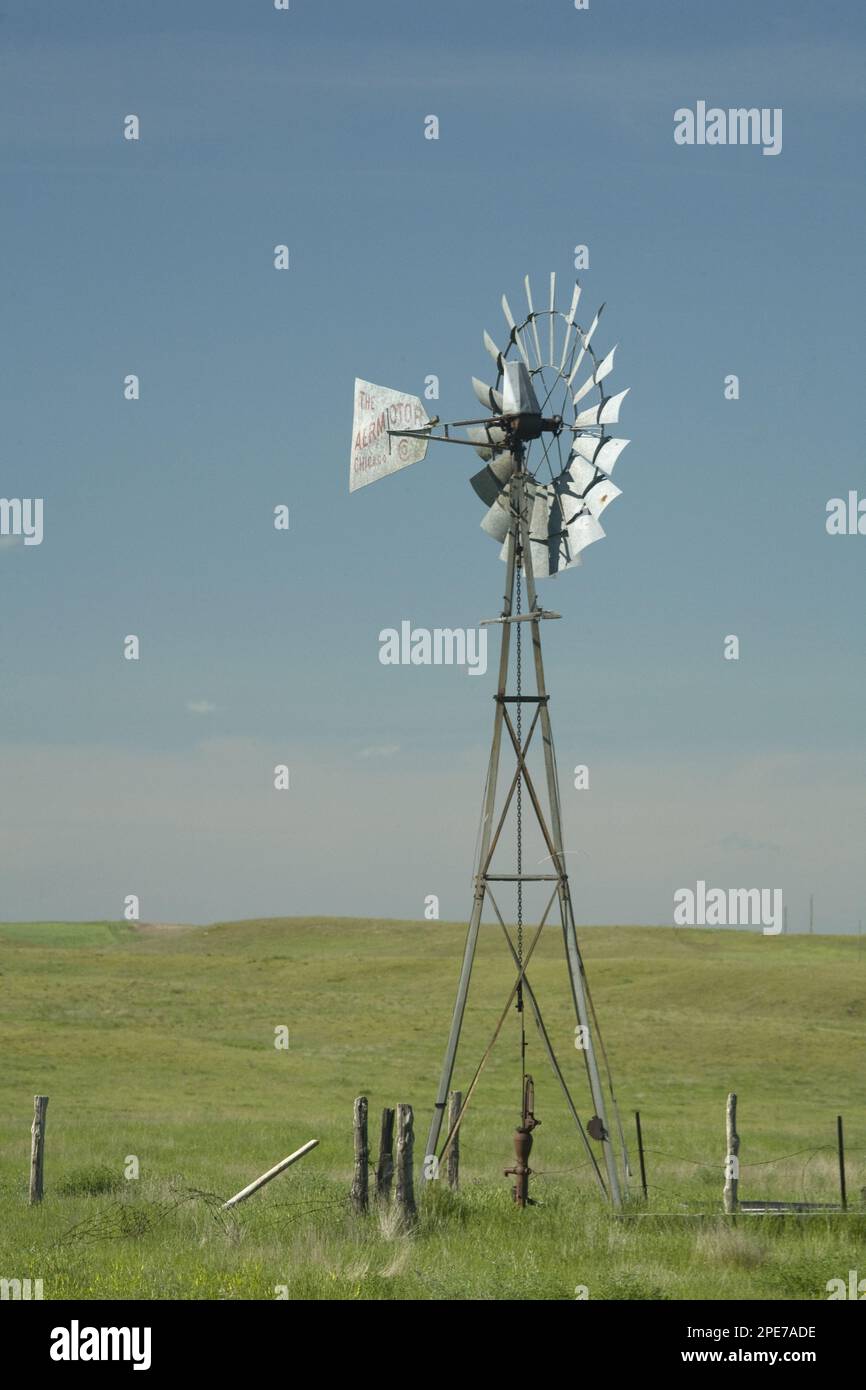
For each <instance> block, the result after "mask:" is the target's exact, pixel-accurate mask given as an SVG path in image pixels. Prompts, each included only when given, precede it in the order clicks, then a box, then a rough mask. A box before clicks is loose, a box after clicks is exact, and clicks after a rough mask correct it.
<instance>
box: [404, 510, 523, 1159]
mask: <svg viewBox="0 0 866 1390" xmlns="http://www.w3.org/2000/svg"><path fill="white" fill-rule="evenodd" d="M515 563H516V556H515V543H514V529H513V528H512V530H511V531H510V532H509V546H508V560H507V565H506V578H505V594H504V596H503V601H502V617H503V618H507V617H510V616H511V608H512V605H513V603H514V574H515ZM510 651H511V625H510V624H509V623H503V624H502V643H501V646H500V650H499V685H498V692H499V695H500V696H502V695H504V694H505V687H506V683H507V681H508V661H509V655H510ZM503 710H504V705H503V703H502V700H501V699H499V700H497V702H496V716H495V718H494V722H493V742H492V744H491V748H490V761H489V763H488V765H487V784H486V789H485V793H484V812H483V821H482V825H481V842H480V845H479V849H478V863H477V865H476V872H475V896H474V898H473V900H472V915H471V917H470V919H469V930H468V932H467V935H466V945H465V946H464V948H463V965H462V967H461V970H460V981H459V983H458V986H457V998H456V1000H455V1001H454V1012H453V1014H452V1016H451V1028H450V1031H449V1033H448V1044H447V1046H446V1048H445V1057H444V1059H443V1062H442V1071H441V1074H440V1077H439V1089H438V1091H437V1093H436V1104H435V1107H434V1110H433V1118H432V1120H431V1121H430V1132H429V1134H428V1136H427V1147H426V1149H425V1151H424V1167H423V1172H424V1178H425V1181H430V1180H431V1179H432V1178H435V1177H436V1176H437V1173H436V1167H437V1164H436V1163H435V1162H431V1160H432V1159H435V1157H436V1146H437V1144H438V1143H439V1134H440V1132H441V1129H442V1120H443V1118H444V1116H445V1106H446V1105H447V1103H448V1092H449V1091H450V1089H451V1077H452V1074H453V1072H454V1059H455V1057H456V1056H457V1044H458V1042H459V1041H460V1030H461V1028H462V1027H463V1014H464V1012H465V1009H466V998H467V995H468V994H469V980H470V977H471V975H472V963H473V961H474V959H475V948H476V946H477V944H478V928H479V927H480V925H481V913H482V910H483V908H484V895H485V891H486V889H485V882H484V872H485V869H486V867H487V860H488V857H489V854H490V840H491V836H492V834H493V812H494V809H495V806H496V785H497V781H498V776H499V755H500V751H501V747H502V723H503Z"/></svg>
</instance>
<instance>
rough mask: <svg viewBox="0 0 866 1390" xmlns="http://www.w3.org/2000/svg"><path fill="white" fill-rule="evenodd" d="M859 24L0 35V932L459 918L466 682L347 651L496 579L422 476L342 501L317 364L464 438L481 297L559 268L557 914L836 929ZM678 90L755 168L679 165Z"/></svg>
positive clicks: (334, 393)
mask: <svg viewBox="0 0 866 1390" xmlns="http://www.w3.org/2000/svg"><path fill="white" fill-rule="evenodd" d="M864 30H866V17H864V12H863V10H862V7H861V6H859V5H856V4H854V3H853V2H851V3H833V0H830V3H826V4H823V5H821V6H817V5H814V4H812V3H790V2H788V3H782V0H773V3H768V2H765V3H761V4H760V5H755V4H754V3H742V4H740V3H730V4H726V5H724V6H698V5H694V4H685V3H673V0H659V3H656V4H652V5H648V4H646V3H644V0H625V2H623V3H614V2H613V0H611V2H610V3H603V2H602V0H591V5H590V9H589V10H588V11H586V12H577V11H575V10H574V8H573V5H571V4H570V3H567V0H546V2H545V4H544V5H543V6H536V7H530V6H527V5H526V4H525V3H522V2H518V0H498V3H495V4H494V3H492V0H479V3H476V4H473V5H472V6H467V5H465V4H458V3H456V2H454V3H452V2H451V0H444V3H438V4H436V5H430V6H426V5H425V6H418V5H416V6H407V5H406V4H403V5H397V4H389V3H380V2H378V0H371V2H370V3H368V4H366V5H364V6H359V5H357V4H354V3H351V4H350V3H329V2H328V0H317V3H313V0H292V5H291V9H290V11H289V12H288V13H278V12H275V11H274V10H273V7H272V5H270V4H269V3H266V0H258V2H257V3H246V4H240V3H238V4H229V3H219V2H217V3H211V2H209V3H203V2H202V0H188V3H185V4H184V5H183V6H177V5H175V4H170V3H160V2H159V0H157V2H156V3H151V4H149V5H147V6H139V7H128V6H117V5H116V4H109V3H105V4H101V3H92V4H89V5H88V6H86V7H80V8H78V9H75V10H73V9H70V8H69V7H67V6H63V5H61V4H47V5H44V6H40V7H38V8H37V7H33V6H32V5H27V4H24V3H11V4H9V3H7V4H6V5H5V6H4V7H3V12H2V15H0V168H2V177H3V186H4V215H3V219H2V225H0V238H2V257H0V276H2V281H3V283H2V302H3V304H4V306H5V310H4V326H3V333H2V335H0V353H2V358H0V397H2V399H0V407H2V414H0V419H2V475H0V494H2V495H3V496H6V497H19V496H20V497H24V496H27V497H34V496H39V497H43V498H44V499H45V538H44V541H43V543H42V545H41V546H38V547H24V546H22V545H14V544H9V543H8V542H3V541H0V585H2V594H3V602H2V607H0V637H2V658H0V659H2V667H0V671H2V679H0V767H2V775H3V785H4V790H5V795H4V797H3V799H2V810H0V878H2V885H3V893H2V903H0V915H2V916H3V917H4V918H7V919H17V918H54V917H61V918H66V917H71V918H77V917H82V918H85V917H99V918H103V917H109V918H110V917H117V916H118V915H119V914H120V909H121V905H122V901H123V898H124V896H125V894H127V893H131V892H135V893H138V894H139V895H140V897H141V903H142V915H143V916H144V917H145V918H147V919H149V920H164V921H173V920H193V921H196V920H198V921H202V920H210V919H213V918H227V917H233V916H241V915H244V916H246V915H254V914H294V913H315V912H329V913H330V912H338V913H344V914H351V915H374V916H406V917H418V916H420V915H421V914H422V911H423V902H424V898H425V896H426V895H427V894H431V893H435V894H437V895H438V896H439V897H440V903H441V912H442V915H443V917H447V918H451V919H454V918H461V917H463V916H464V915H465V913H466V911H467V910H468V906H469V885H470V876H471V871H472V850H473V843H474V834H475V828H476V823H477V815H478V805H479V798H480V794H481V785H482V777H483V771H484V764H485V760H486V755H487V741H488V737H489V723H490V716H491V708H492V706H491V701H490V699H489V696H490V694H491V693H492V680H493V676H492V672H491V673H489V674H488V676H487V677H486V678H485V679H484V680H467V678H466V675H465V672H462V671H460V670H455V669H453V668H426V667H425V668H417V669H416V668H391V667H385V666H382V665H381V664H380V663H379V661H378V647H379V644H378V633H379V631H380V629H382V628H383V627H388V626H399V623H400V621H401V620H402V619H407V618H408V619H410V620H411V621H412V622H413V623H415V624H418V625H425V626H429V627H434V626H455V625H461V626H471V625H473V624H475V623H476V622H477V621H478V619H479V618H481V617H485V616H488V615H489V614H491V613H492V612H494V611H495V610H496V607H497V605H498V599H499V595H500V590H501V578H502V573H501V567H500V564H499V561H498V559H497V554H496V548H495V546H493V544H492V543H491V542H490V541H489V540H488V539H487V538H486V537H485V536H484V535H483V534H482V533H481V532H480V531H479V529H478V526H479V522H480V519H481V515H482V510H481V508H480V506H479V504H478V502H477V499H476V498H475V497H474V495H473V493H472V492H471V490H470V489H469V487H468V485H467V481H466V480H467V476H468V472H469V467H468V458H467V457H465V456H464V451H462V450H457V449H454V450H447V449H445V450H442V451H440V452H439V453H435V452H434V451H433V449H431V451H430V453H429V455H428V458H427V460H426V461H425V462H424V463H423V464H419V465H417V466H416V467H414V468H411V469H407V470H406V471H405V472H403V473H401V474H399V475H397V476H396V477H393V478H391V479H388V480H386V481H383V482H381V483H379V484H377V485H376V486H374V487H370V488H367V489H364V490H363V491H361V492H359V493H357V494H355V495H353V496H351V497H350V495H349V493H348V489H347V474H348V448H349V438H350V432H351V412H352V381H353V378H354V377H355V376H356V375H358V376H362V377H366V378H367V379H369V380H372V381H377V382H383V383H387V384H389V385H392V386H395V387H398V388H400V389H403V390H407V391H412V392H416V393H420V392H421V390H422V389H423V382H424V378H425V376H427V375H428V374H430V373H435V374H436V375H438V376H439V378H440V391H441V398H440V401H439V405H438V407H437V408H438V409H439V410H440V412H441V414H442V415H443V417H445V418H448V417H449V416H450V417H451V418H455V417H456V418H459V417H461V416H465V415H466V414H473V413H474V412H475V409H476V405H475V401H474V397H473V396H472V393H471V389H470V386H469V378H470V376H471V375H472V374H475V375H479V376H482V377H485V376H486V375H488V372H487V368H488V365H489V359H488V358H487V356H486V353H485V352H484V350H483V347H482V345H481V332H482V329H484V328H487V329H488V330H489V331H490V332H491V333H492V334H493V336H494V338H497V337H501V336H502V323H503V321H502V317H501V311H500V309H499V298H500V296H501V294H502V293H503V291H505V292H506V293H507V294H508V295H509V298H510V299H511V300H512V303H518V302H522V299H521V293H522V291H521V287H522V280H523V276H524V274H526V273H527V272H529V273H530V274H531V275H532V277H533V280H534V281H535V282H536V283H537V284H538V285H539V286H540V285H541V283H542V282H543V281H544V280H545V278H546V276H547V273H548V272H549V271H550V270H551V269H555V270H556V271H557V275H558V277H559V279H560V282H561V283H562V284H563V285H564V284H566V283H567V282H568V278H569V276H570V275H571V274H572V273H573V271H572V259H573V248H574V246H575V245H577V244H586V245H588V247H589V251H590V266H589V269H588V270H586V271H585V272H581V276H580V278H581V281H582V284H583V286H584V299H583V304H584V305H586V306H587V307H590V308H593V307H595V305H596V304H599V303H601V302H602V301H606V303H607V308H606V310H605V319H604V321H603V323H604V332H603V333H601V331H600V339H599V346H600V347H602V348H604V349H606V348H607V347H608V346H610V345H612V343H613V342H618V343H619V344H620V347H619V351H618V359H617V371H616V375H615V377H614V378H613V380H614V381H615V382H616V387H615V389H617V390H620V389H622V387H624V386H626V385H628V386H630V387H631V394H630V395H629V397H628V399H627V402H626V407H625V410H624V414H623V421H622V430H621V432H622V433H624V434H625V435H627V436H628V437H629V438H630V439H631V440H632V443H631V445H630V447H629V449H628V450H627V452H626V453H625V454H624V455H623V457H622V459H621V461H620V462H619V464H618V466H617V472H616V482H617V484H618V485H619V487H621V488H622V489H623V496H622V498H621V499H619V501H618V502H617V503H616V505H615V507H612V508H611V510H610V512H608V513H607V516H606V518H605V529H606V530H607V533H608V534H607V540H606V541H605V542H604V543H602V544H600V545H597V546H595V547H593V548H592V550H591V551H590V552H588V554H587V557H586V560H585V564H584V566H583V568H582V569H580V570H579V571H577V572H574V573H571V574H567V575H565V576H564V577H562V578H561V579H560V580H557V581H552V582H550V583H549V584H548V585H547V586H546V587H545V590H544V598H545V601H546V602H549V603H550V604H552V605H553V606H555V607H556V609H557V610H558V611H560V612H561V613H562V614H563V622H562V623H558V624H549V625H548V629H549V630H548V631H546V633H545V637H546V640H547V663H548V678H549V685H550V688H551V690H552V692H553V703H552V715H553V719H554V729H555V733H556V739H557V748H558V754H559V763H560V767H561V769H566V770H567V769H568V768H570V767H571V766H573V765H575V764H577V763H586V764H588V765H589V766H590V771H591V784H590V790H589V791H588V792H577V791H573V790H571V789H570V787H569V786H568V784H567V781H566V785H565V786H564V788H563V799H564V815H565V827H566V842H567V844H568V845H569V847H570V849H571V852H572V853H573V854H574V856H575V858H574V869H573V872H574V885H573V886H574V894H575V909H576V912H577V916H578V919H579V920H580V921H586V922H593V921H607V922H620V921H629V922H661V921H669V920H671V913H672V895H673V892H674V890H675V889H676V888H677V887H679V886H682V885H689V884H694V882H695V881H696V880H697V879H699V878H703V879H705V880H707V881H711V882H713V883H717V884H719V885H721V886H751V885H753V884H754V885H756V886H767V887H782V888H783V890H784V892H785V898H786V901H787V903H788V905H789V921H790V925H791V927H792V929H793V928H795V927H797V926H802V925H803V924H804V922H805V920H806V914H807V911H808V907H807V904H808V896H809V894H810V893H814V895H815V900H816V919H817V921H818V924H819V926H820V927H822V928H823V929H826V930H830V929H832V930H840V931H841V930H848V929H856V924H857V920H858V918H859V917H860V916H861V915H863V913H864V907H866V903H864V898H866V892H864V882H863V868H862V859H863V854H862V845H863V838H864V830H866V813H864V811H866V808H864V792H863V787H864V771H866V766H864V764H866V758H864V746H863V714H862V710H863V689H864V677H866V657H864V640H863V639H864V616H863V601H862V596H863V567H864V564H866V537H862V536H848V537H830V536H828V535H827V534H826V530H825V524H824V522H825V508H826V504H827V501H828V499H829V498H831V497H835V496H846V495H847V493H848V491H849V490H850V489H859V491H860V495H861V496H863V495H866V470H864V465H863V454H862V442H861V440H862V427H861V421H860V414H859V412H860V403H861V399H862V367H863V357H862V347H861V332H860V323H861V317H862V307H863V289H864V269H863V254H862V239H863V236H862V228H863V225H864V217H863V213H864V207H863V203H864V193H863V181H862V166H863V130H864V121H863V82H862V72H863V65H864V46H866V45H864ZM698 100H705V101H707V103H708V104H710V105H718V106H720V107H724V108H727V107H733V106H758V107H771V108H774V107H781V108H782V110H783V149H782V152H781V154H780V155H778V157H775V158H766V157H763V156H762V154H761V151H760V149H759V148H755V147H702V148H699V147H692V148H689V147H682V146H678V145H676V144H675V143H674V139H673V129H674V120H673V113H674V111H675V110H676V109H677V108H679V107H681V106H692V107H693V106H694V105H695V103H696V102H697V101H698ZM130 112H134V113H136V114H137V115H138V116H139V117H140V120H141V139H140V140H139V141H138V142H137V143H133V142H128V141H124V140H123V138H122V123H123V118H124V116H125V115H126V114H127V113H130ZM430 113H433V114H436V115H437V116H438V118H439V121H440V138H439V140H438V141H436V142H433V141H427V140H425V139H424V138H423V125H424V118H425V116H426V115H428V114H430ZM283 242H284V243H286V244H288V245H289V247H290V253H291V269H290V270H289V271H288V272H285V273H279V272H277V271H275V270H274V269H273V247H274V245H275V244H277V243H283ZM129 372H135V373H137V374H138V375H139V376H140V379H141V399H140V400H139V401H138V402H134V403H132V402H127V401H124V399H123V394H122V383H123V378H124V376H125V375H126V374H127V373H129ZM728 373H736V374H737V375H738V376H739V379H740V399H739V400H738V401H726V400H725V399H724V394H723V381H724V377H725V375H726V374H728ZM452 455H457V457H456V458H455V457H452ZM466 455H469V451H466ZM278 503H285V504H287V505H288V506H289V507H290V510H291V527H290V530H289V532H288V533H285V534H283V533H277V532H275V531H274V530H273V527H272V524H271V513H272V509H273V507H274V506H275V505H276V504H278ZM127 633H136V634H138V635H139V636H140V638H141V643H142V656H141V660H140V661H139V662H137V663H130V662H126V661H124V660H123V657H122V641H123V637H124V636H125V635H126V634H127ZM728 633H736V634H737V635H738V636H739V638H740V643H741V657H740V660H739V662H736V663H734V662H726V661H724V660H723V657H722V645H723V640H724V637H725V635H726V634H728ZM190 705H193V706H195V707H204V706H213V707H214V708H213V709H212V710H209V711H208V712H204V713H202V712H199V713H197V712H194V710H191V709H190V708H189V706H190ZM276 762H285V763H287V764H289V766H290V767H291V769H292V789H291V791H290V792H289V793H286V794H279V793H275V792H274V791H273V789H272V782H271V779H272V769H273V766H274V764H275V763H276ZM564 780H565V779H564Z"/></svg>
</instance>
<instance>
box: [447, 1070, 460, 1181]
mask: <svg viewBox="0 0 866 1390" xmlns="http://www.w3.org/2000/svg"><path fill="white" fill-rule="evenodd" d="M462 1104H463V1092H462V1091H452V1092H451V1094H450V1095H449V1097H448V1133H449V1134H451V1133H452V1131H453V1133H454V1138H453V1139H452V1140H451V1147H450V1149H449V1150H448V1186H449V1187H450V1188H451V1191H452V1192H456V1191H457V1189H458V1187H459V1186H460V1131H459V1129H458V1130H455V1129H454V1126H455V1125H456V1123H457V1118H458V1116H459V1114H460V1107H461V1105H462Z"/></svg>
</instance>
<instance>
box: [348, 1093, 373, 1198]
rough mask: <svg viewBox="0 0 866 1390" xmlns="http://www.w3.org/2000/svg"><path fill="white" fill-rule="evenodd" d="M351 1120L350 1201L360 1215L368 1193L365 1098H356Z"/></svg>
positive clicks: (368, 1150) (368, 1159)
mask: <svg viewBox="0 0 866 1390" xmlns="http://www.w3.org/2000/svg"><path fill="white" fill-rule="evenodd" d="M352 1118H353V1128H354V1137H355V1170H354V1173H353V1174H352V1190H351V1193H350V1201H351V1203H352V1210H353V1211H356V1212H358V1213H359V1214H360V1213H363V1212H365V1211H366V1210H367V1205H368V1192H369V1162H370V1147H369V1144H368V1141H367V1097H366V1096H358V1098H357V1100H356V1101H355V1108H354V1113H353V1117H352Z"/></svg>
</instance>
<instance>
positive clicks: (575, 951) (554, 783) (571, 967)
mask: <svg viewBox="0 0 866 1390" xmlns="http://www.w3.org/2000/svg"><path fill="white" fill-rule="evenodd" d="M521 525H522V528H523V532H524V547H523V568H524V574H525V576H526V594H527V600H528V605H529V611H530V612H534V611H535V610H536V608H537V606H538V601H537V598H536V592H535V577H534V575H533V573H532V552H531V550H530V543H529V528H528V526H527V525H526V523H525V520H522V522H521ZM532 651H533V656H534V659H535V678H536V685H537V688H538V694H539V695H540V696H544V697H546V696H547V686H546V684H545V680H544V660H543V658H542V655H541V631H540V628H539V622H538V619H537V618H536V619H535V620H534V621H533V623H532ZM540 709H541V736H542V741H543V743H544V771H545V776H546V780H547V798H548V803H549V806H550V833H551V838H552V840H553V845H554V850H555V853H556V869H557V872H558V874H559V910H560V914H561V916H562V932H563V938H564V942H565V956H566V961H567V963H568V975H569V980H570V983H571V993H572V998H573V1000H574V1009H575V1013H576V1015H577V1021H578V1023H579V1024H580V1025H581V1027H582V1029H583V1037H584V1039H585V1047H584V1053H585V1060H586V1069H587V1075H588V1077H589V1087H590V1092H591V1094H592V1103H593V1105H594V1107H595V1113H596V1115H597V1116H598V1118H599V1119H600V1120H601V1123H602V1126H603V1130H604V1133H603V1136H602V1140H601V1143H602V1149H603V1152H604V1162H605V1167H606V1169H607V1179H608V1183H609V1187H610V1199H611V1202H612V1204H613V1206H614V1207H615V1208H616V1209H617V1210H619V1208H620V1207H621V1206H622V1197H621V1194H620V1187H619V1176H618V1174H617V1171H616V1154H615V1153H614V1150H613V1145H612V1144H611V1142H610V1132H609V1130H608V1124H607V1114H606V1112H605V1104H604V1091H603V1088H602V1084H601V1077H600V1075H599V1071H598V1062H597V1060H596V1056H595V1047H594V1045H593V1037H592V1021H591V1019H590V1016H589V1007H588V1004H587V998H586V988H585V981H584V973H583V961H582V960H581V957H580V950H579V948H578V945H577V933H576V931H575V929H574V912H573V909H572V903H571V889H570V888H569V884H568V873H567V870H566V867H565V855H564V853H563V845H562V816H561V813H560V805H559V779H558V777H557V775H556V755H555V753H554V751H553V729H552V727H551V723H550V709H549V707H548V701H547V699H546V698H544V699H543V700H542V702H541V706H540Z"/></svg>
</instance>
